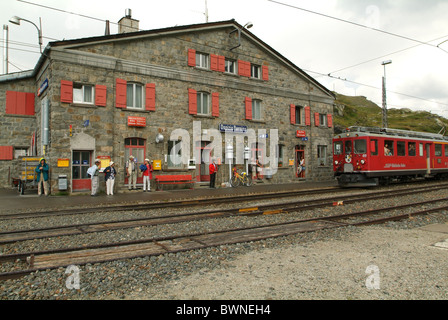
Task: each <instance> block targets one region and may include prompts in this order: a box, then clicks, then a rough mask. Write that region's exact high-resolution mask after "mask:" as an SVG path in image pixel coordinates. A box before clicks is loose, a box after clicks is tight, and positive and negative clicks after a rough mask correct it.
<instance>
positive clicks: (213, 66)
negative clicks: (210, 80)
mask: <svg viewBox="0 0 448 320" xmlns="http://www.w3.org/2000/svg"><path fill="white" fill-rule="evenodd" d="M210 70H212V71H218V56H217V55H216V54H211V55H210Z"/></svg>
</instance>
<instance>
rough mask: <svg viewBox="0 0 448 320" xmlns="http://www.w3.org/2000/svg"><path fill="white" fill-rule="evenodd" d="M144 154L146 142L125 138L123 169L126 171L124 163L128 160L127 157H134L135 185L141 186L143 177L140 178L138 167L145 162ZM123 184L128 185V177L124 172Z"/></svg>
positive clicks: (139, 139)
mask: <svg viewBox="0 0 448 320" xmlns="http://www.w3.org/2000/svg"><path fill="white" fill-rule="evenodd" d="M145 154H146V140H145V139H141V138H127V139H125V142H124V157H125V158H124V159H125V162H124V168H123V170H126V162H127V161H128V160H129V156H131V155H132V156H134V160H135V161H136V168H137V183H138V184H143V176H141V177H140V170H139V169H138V167H139V166H140V165H141V164H143V163H144V162H145ZM124 177H125V178H124V183H125V184H128V177H127V176H126V172H125V171H124Z"/></svg>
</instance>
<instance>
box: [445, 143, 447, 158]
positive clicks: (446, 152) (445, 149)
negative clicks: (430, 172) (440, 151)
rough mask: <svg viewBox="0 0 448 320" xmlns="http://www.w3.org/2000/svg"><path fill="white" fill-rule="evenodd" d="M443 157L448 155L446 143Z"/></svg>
mask: <svg viewBox="0 0 448 320" xmlns="http://www.w3.org/2000/svg"><path fill="white" fill-rule="evenodd" d="M445 157H448V145H447V144H446V145H445Z"/></svg>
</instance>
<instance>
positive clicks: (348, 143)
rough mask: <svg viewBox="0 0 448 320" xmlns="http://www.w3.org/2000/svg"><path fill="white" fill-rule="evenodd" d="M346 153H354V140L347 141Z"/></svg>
mask: <svg viewBox="0 0 448 320" xmlns="http://www.w3.org/2000/svg"><path fill="white" fill-rule="evenodd" d="M345 153H352V142H351V141H350V140H347V141H345Z"/></svg>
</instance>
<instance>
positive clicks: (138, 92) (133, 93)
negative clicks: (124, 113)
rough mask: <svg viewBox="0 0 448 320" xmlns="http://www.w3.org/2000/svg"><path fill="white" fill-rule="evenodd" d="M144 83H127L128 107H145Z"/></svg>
mask: <svg viewBox="0 0 448 320" xmlns="http://www.w3.org/2000/svg"><path fill="white" fill-rule="evenodd" d="M143 99H144V98H143V85H141V84H138V83H128V84H127V85H126V107H127V108H134V109H143V106H144V103H143V101H144V100H143Z"/></svg>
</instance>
